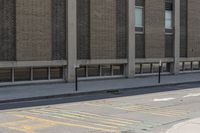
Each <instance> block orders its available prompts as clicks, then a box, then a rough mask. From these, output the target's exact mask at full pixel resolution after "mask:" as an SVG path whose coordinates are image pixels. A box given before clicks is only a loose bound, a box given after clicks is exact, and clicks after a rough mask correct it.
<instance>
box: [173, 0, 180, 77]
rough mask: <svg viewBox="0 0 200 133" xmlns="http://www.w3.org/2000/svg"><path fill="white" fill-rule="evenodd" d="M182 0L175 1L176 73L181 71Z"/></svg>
mask: <svg viewBox="0 0 200 133" xmlns="http://www.w3.org/2000/svg"><path fill="white" fill-rule="evenodd" d="M180 1H181V0H175V1H174V7H175V8H174V15H175V16H174V27H175V28H174V30H175V31H174V74H178V73H179V60H180Z"/></svg>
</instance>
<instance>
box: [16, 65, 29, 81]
mask: <svg viewBox="0 0 200 133" xmlns="http://www.w3.org/2000/svg"><path fill="white" fill-rule="evenodd" d="M28 80H31V69H30V68H15V81H28Z"/></svg>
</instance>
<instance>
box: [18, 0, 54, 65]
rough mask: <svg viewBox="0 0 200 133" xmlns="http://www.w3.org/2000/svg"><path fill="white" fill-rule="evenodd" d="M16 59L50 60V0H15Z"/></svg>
mask: <svg viewBox="0 0 200 133" xmlns="http://www.w3.org/2000/svg"><path fill="white" fill-rule="evenodd" d="M16 18H17V19H16V26H17V30H16V32H17V40H16V43H17V44H16V45H17V46H16V49H17V60H23V61H24V60H51V58H52V40H51V39H52V32H51V31H52V28H51V27H52V26H51V0H16Z"/></svg>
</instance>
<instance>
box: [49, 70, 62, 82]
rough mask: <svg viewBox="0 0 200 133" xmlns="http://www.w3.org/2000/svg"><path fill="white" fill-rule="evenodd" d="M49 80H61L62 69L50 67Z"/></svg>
mask: <svg viewBox="0 0 200 133" xmlns="http://www.w3.org/2000/svg"><path fill="white" fill-rule="evenodd" d="M50 72H51V79H62V78H63V68H62V67H51V70H50Z"/></svg>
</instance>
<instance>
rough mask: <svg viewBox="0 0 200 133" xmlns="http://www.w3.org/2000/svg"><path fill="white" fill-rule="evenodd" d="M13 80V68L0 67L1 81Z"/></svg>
mask: <svg viewBox="0 0 200 133" xmlns="http://www.w3.org/2000/svg"><path fill="white" fill-rule="evenodd" d="M11 81H12V70H11V69H7V68H5V69H0V82H11Z"/></svg>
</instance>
